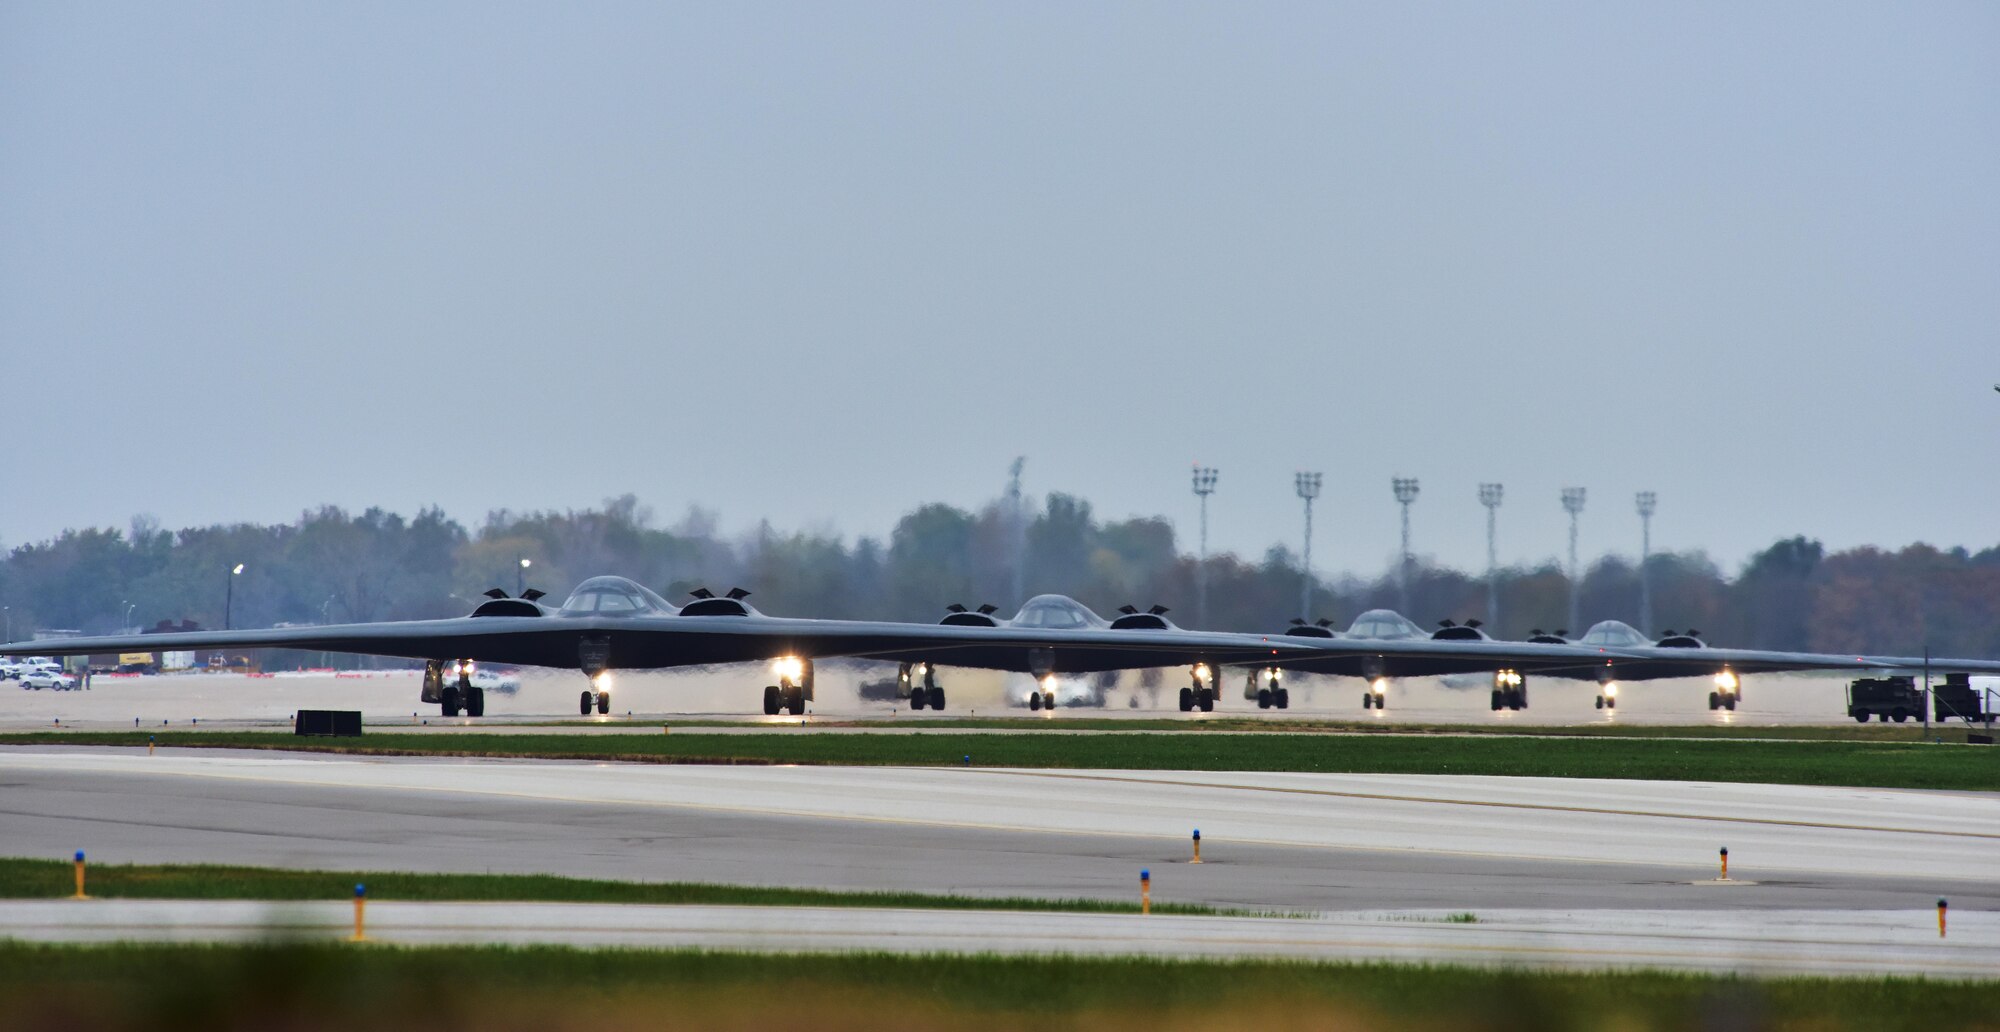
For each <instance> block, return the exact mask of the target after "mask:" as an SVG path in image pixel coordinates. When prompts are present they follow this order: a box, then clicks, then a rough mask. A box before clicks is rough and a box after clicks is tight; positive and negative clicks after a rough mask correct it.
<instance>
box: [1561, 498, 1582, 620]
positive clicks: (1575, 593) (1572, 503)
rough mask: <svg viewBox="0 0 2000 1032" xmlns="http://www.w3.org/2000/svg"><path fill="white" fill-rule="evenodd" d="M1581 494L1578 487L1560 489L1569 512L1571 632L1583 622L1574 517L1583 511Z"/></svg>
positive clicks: (1565, 508) (1566, 509) (1564, 505)
mask: <svg viewBox="0 0 2000 1032" xmlns="http://www.w3.org/2000/svg"><path fill="white" fill-rule="evenodd" d="M1583 494H1584V490H1583V488H1580V487H1565V488H1563V489H1562V500H1563V509H1564V510H1565V511H1567V512H1568V513H1569V626H1570V628H1571V630H1572V631H1573V632H1574V631H1575V630H1576V628H1578V627H1579V626H1581V625H1582V623H1583V619H1582V617H1581V616H1580V615H1579V614H1580V613H1581V612H1582V610H1581V608H1580V604H1581V598H1580V595H1581V588H1582V578H1581V577H1580V576H1578V573H1577V568H1576V518H1577V517H1578V516H1579V515H1582V513H1583Z"/></svg>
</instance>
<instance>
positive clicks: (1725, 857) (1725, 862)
mask: <svg viewBox="0 0 2000 1032" xmlns="http://www.w3.org/2000/svg"><path fill="white" fill-rule="evenodd" d="M1719 880H1721V881H1728V880H1729V847H1728V846H1723V847H1722V877H1721V879H1719Z"/></svg>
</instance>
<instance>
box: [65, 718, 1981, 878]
mask: <svg viewBox="0 0 2000 1032" xmlns="http://www.w3.org/2000/svg"><path fill="white" fill-rule="evenodd" d="M85 749H86V750H87V749H88V747H85ZM246 751H249V750H246ZM259 751H261V750H259ZM28 755H31V756H32V755H37V754H28ZM40 755H48V754H40ZM54 755H62V754H60V753H58V754H54ZM246 759H247V758H246ZM437 759H438V760H440V761H441V762H451V761H455V760H459V759H462V758H460V757H438V758H437ZM473 759H475V760H477V761H478V762H495V761H501V762H504V758H485V757H477V758H473ZM255 761H256V762H257V763H258V764H259V768H258V769H259V771H260V773H257V774H231V773H224V772H218V771H210V770H164V769H159V768H157V767H155V768H150V769H147V770H146V773H150V774H173V775H175V776H180V777H195V778H210V779H214V780H220V781H233V782H248V783H257V784H286V785H294V786H300V787H307V788H341V787H345V788H350V789H351V788H357V787H358V788H362V789H365V790H369V791H381V792H392V793H393V792H402V791H409V792H429V793H433V794H438V795H459V796H487V797H493V798H501V799H525V800H535V801H539V802H558V803H575V804H582V805H601V806H634V807H643V808H649V809H669V810H671V809H678V810H693V811H700V812H705V813H733V814H744V813H754V814H757V815H762V816H771V815H776V816H784V817H797V818H803V819H810V820H835V821H850V822H858V823H868V824H887V825H897V826H905V827H936V828H958V829H969V830H976V831H1005V832H1029V833H1034V834H1041V835H1065V836H1079V837H1081V836H1103V837H1112V838H1123V839H1132V840H1138V841H1157V840H1159V839H1160V838H1161V837H1162V836H1161V835H1156V834H1153V833H1150V832H1137V831H1111V830H1096V829H1070V828H1039V827H1029V826H1026V825H1020V824H995V823H991V822H982V821H948V820H939V819H935V818H933V819H921V818H914V817H894V816H888V815H880V814H877V815H867V814H840V813H829V812H826V811H817V810H797V809H780V808H757V809H752V808H747V807H744V806H729V805H722V804H716V803H692V802H685V801H671V800H651V799H618V800H607V799H587V798H579V797H576V796H570V795H554V794H549V793H537V792H522V791H499V790H494V789H484V788H458V787H450V786H437V785H426V784H418V785H402V786H396V787H393V788H391V787H384V786H337V785H328V784H327V783H325V782H323V781H315V780H311V779H300V778H287V777H283V776H281V775H278V774H277V773H276V769H277V768H278V766H279V765H280V764H282V763H284V762H286V761H285V760H284V759H283V758H279V759H276V760H270V759H266V758H265V757H261V756H259V757H255ZM292 762H297V761H292ZM322 762H333V763H341V762H345V763H353V764H356V765H361V766H367V765H373V761H372V759H371V758H370V757H356V756H351V755H350V756H343V757H342V758H341V759H339V760H334V761H322ZM534 762H537V763H546V764H548V765H552V766H565V767H579V766H619V765H622V764H617V763H616V761H604V760H575V759H534ZM629 766H632V767H633V768H634V769H649V768H650V767H651V766H653V765H649V764H631V765H629ZM773 766H789V765H786V764H777V765H773ZM823 769H830V770H837V769H849V770H868V771H874V770H901V771H916V772H923V773H938V774H942V773H947V772H949V773H953V774H957V775H961V776H963V775H1003V776H1013V777H1026V778H1061V779H1072V780H1086V781H1106V782H1121V781H1122V782H1129V783H1132V784H1138V785H1171V786H1174V787H1194V788H1204V789H1215V790H1222V791H1229V790H1247V791H1254V792H1271V793H1282V794H1299V795H1323V796H1332V797H1344V798H1355V799H1362V800H1372V801H1379V802H1410V803H1424V804H1436V805H1446V806H1449V805H1463V806H1486V807H1498V808H1511V809H1527V810H1549V811H1569V812H1577V813H1591V814H1598V815H1602V816H1629V817H1639V818H1649V817H1650V818H1667V819H1676V820H1697V821H1699V820H1717V821H1729V820H1731V818H1719V817H1718V818H1709V817H1699V816H1690V815H1686V814H1668V813H1649V812H1646V811H1619V810H1612V809H1603V808H1591V807H1563V806H1544V805H1537V804H1533V803H1508V802H1499V801H1491V802H1479V801H1469V800H1450V799H1437V798H1427V797H1423V796H1397V795H1391V794H1386V793H1362V792H1343V791H1338V790H1332V789H1307V788H1285V787H1280V786H1255V785H1215V784H1210V783H1207V782H1199V781H1180V780H1173V779H1164V778H1137V777H1129V776H1117V775H1096V774H1088V773H1073V772H1063V771H1052V770H1020V769H1004V768H994V767H974V768H970V769H967V768H962V767H949V766H945V767H896V766H887V765H883V766H876V765H868V766H862V767H842V766H839V765H828V766H826V767H825V768H823ZM109 773H126V772H125V771H112V772H109ZM1217 773H1230V772H1217ZM1237 773H1259V772H1237ZM1805 787H1815V786H1805ZM1735 820H1738V821H1741V822H1744V823H1751V824H1769V825H1773V826H1795V827H1804V828H1814V829H1818V830H1829V831H1860V832H1886V833H1914V834H1938V835H1948V836H1964V837H1973V838H2000V835H1989V834H1985V833H1979V832H1907V831H1905V830H1904V829H1894V828H1873V827H1869V826H1865V825H1835V824H1820V823H1814V822H1809V821H1766V820H1761V819H1757V818H1736V819H1735ZM1231 841H1233V842H1238V843H1242V844H1244V845H1253V846H1271V847H1279V848H1291V849H1308V850H1320V851H1341V850H1354V851H1365V852H1372V853H1392V854H1394V853H1416V854H1423V855H1436V856H1455V857H1464V858H1470V859H1506V860H1524V861H1535V862H1541V863H1550V862H1553V863H1586V864H1593V865H1596V864H1605V865H1610V864H1617V865H1625V866H1633V867H1660V866H1669V867H1672V866H1681V865H1674V864H1661V863H1660V862H1659V861H1654V860H1627V859H1617V858H1593V859H1590V860H1579V859H1576V858H1573V857H1564V856H1555V855H1547V854H1534V853H1513V852H1497V851H1488V850H1468V849H1439V848H1419V847H1411V846H1390V845H1364V844H1344V843H1343V844H1336V845H1326V844H1315V843H1303V842H1296V841H1288V840H1279V839H1266V838H1252V837H1244V838H1232V839H1231ZM1225 866H1226V865H1225ZM1759 869H1760V870H1762V871H1769V872H1774V873H1788V872H1789V873H1798V874H1805V875H1823V874H1824V873H1825V872H1821V871H1819V870H1817V869H1814V868H1789V867H1769V866H1765V867H1760V868H1759ZM1967 880H1971V881H1978V880H1981V879H1979V878H1978V877H1971V878H1968V879H1967Z"/></svg>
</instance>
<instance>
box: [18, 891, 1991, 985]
mask: <svg viewBox="0 0 2000 1032" xmlns="http://www.w3.org/2000/svg"><path fill="white" fill-rule="evenodd" d="M1451 916H1452V915H1450V914H1447V913H1444V912H1440V911H1428V912H1425V911H1402V912H1394V911H1391V912H1382V911H1376V912H1364V913H1343V914H1331V915H1325V916H1321V917H1316V918H1311V919H1296V918H1242V917H1179V916H1166V915H1154V916H1150V917H1146V916H1138V915H1125V914H1050V913H1012V912H988V913H981V914H969V913H966V912H963V911H939V910H928V911H927V910H891V909H849V908H824V907H706V906H681V907H658V906H630V905H623V906H621V905H614V904H571V903H395V902H382V901H376V902H371V903H369V904H368V909H367V914H366V922H365V932H366V936H367V938H368V939H369V940H370V941H373V942H381V943H391V944H397V945H443V944H450V943H476V944H485V943H511V944H527V943H556V944H564V945H573V946H616V947H635V946H643V947H685V948H706V949H731V950H756V951H771V952H809V951H835V950H871V951H890V952H909V953H933V952H951V953H977V954H996V953H997V954H1034V955H1046V954H1071V955H1115V956H1131V955H1143V956H1160V957H1282V958H1292V959H1312V960H1329V961H1424V962H1446V963H1455V964H1468V965H1479V966H1494V965H1504V966H1522V965H1530V966H1535V967H1543V968H1569V969H1615V968H1634V967H1644V968H1665V969H1672V970H1684V971H1704V972H1718V973H1721V972H1734V973H1743V974H1760V975H1786V974H1823V975H1877V974H1893V975H1925V976H1929V977H1933V978H1962V979H1990V978H1992V977H1993V973H1994V972H1995V971H1996V970H2000V915H1995V914H1991V913H1974V914H1954V915H1952V919H1951V924H1950V935H1949V937H1948V938H1947V937H1940V936H1939V935H1938V932H1937V925H1936V915H1935V912H1934V911H1929V910H1895V911H1871V912H1854V911H1832V912H1828V911H1801V910H1791V911H1765V910H1736V911H1729V912H1724V913H1716V912H1703V911H1643V910H1641V911H1633V910H1595V911H1592V910H1582V911H1560V910H1553V911H1551V910H1488V911H1483V912H1481V913H1480V914H1479V915H1478V920H1477V921H1476V922H1473V923H1462V922H1460V921H1454V920H1451V919H1450V918H1451ZM353 927H354V926H353V907H352V905H351V904H349V903H342V902H333V903H304V904H300V903H288V904H267V903H250V902H241V901H226V902H184V901H151V900H85V901H67V900H35V901H5V902H0V929H4V930H5V932H6V933H7V934H8V935H11V936H14V937H16V938H20V939H26V940H31V941H41V942H108V941H120V940H128V941H129V940H143V941H154V942H218V941H220V942H265V941H270V940H271V939H274V938H279V939H303V940H310V939H317V940H322V941H323V940H327V939H346V938H348V937H349V936H351V935H352V933H353Z"/></svg>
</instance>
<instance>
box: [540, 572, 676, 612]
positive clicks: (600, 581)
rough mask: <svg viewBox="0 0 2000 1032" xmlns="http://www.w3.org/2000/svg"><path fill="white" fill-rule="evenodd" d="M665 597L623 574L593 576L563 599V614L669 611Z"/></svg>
mask: <svg viewBox="0 0 2000 1032" xmlns="http://www.w3.org/2000/svg"><path fill="white" fill-rule="evenodd" d="M672 611H673V607H672V606H669V605H668V604H667V602H666V600H665V599H663V598H661V597H660V596H658V595H655V594H654V593H652V592H651V591H648V590H646V589H645V588H644V587H641V586H640V585H638V584H636V583H634V582H632V581H629V580H626V579H625V578H623V577H592V578H590V579H589V580H587V581H584V582H583V583H582V584H579V585H577V586H576V590H575V591H572V592H570V596H569V599H568V600H567V601H565V602H563V607H562V613H563V615H564V616H640V615H643V614H647V613H660V614H665V613H670V612H672Z"/></svg>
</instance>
